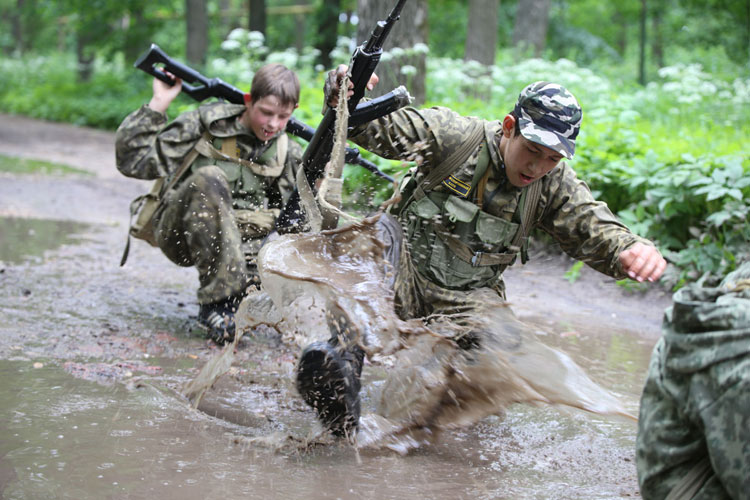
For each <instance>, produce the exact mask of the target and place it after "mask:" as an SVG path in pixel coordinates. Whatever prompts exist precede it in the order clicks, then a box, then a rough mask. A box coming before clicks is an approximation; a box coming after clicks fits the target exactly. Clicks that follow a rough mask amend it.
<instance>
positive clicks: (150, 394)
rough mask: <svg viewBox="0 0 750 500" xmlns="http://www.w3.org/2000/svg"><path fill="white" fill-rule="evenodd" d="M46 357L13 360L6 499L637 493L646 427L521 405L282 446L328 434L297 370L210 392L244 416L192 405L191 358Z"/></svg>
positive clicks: (373, 391) (371, 379) (7, 383)
mask: <svg viewBox="0 0 750 500" xmlns="http://www.w3.org/2000/svg"><path fill="white" fill-rule="evenodd" d="M636 361H637V362H639V363H640V362H643V360H636ZM37 363H38V364H37V365H36V366H37V368H34V365H33V364H31V363H29V362H27V361H0V380H1V381H2V383H0V408H1V409H0V421H2V422H4V424H3V427H4V428H3V430H2V437H0V456H1V457H2V458H0V478H1V480H2V483H1V484H2V486H3V487H4V489H1V490H0V491H2V494H3V497H4V498H16V499H36V498H77V499H99V498H145V497H146V496H147V495H148V496H149V497H150V496H153V495H157V496H158V497H159V498H163V499H173V498H174V499H185V498H209V497H215V496H217V495H220V496H221V497H223V498H227V499H234V498H259V499H260V498H264V499H265V498H311V499H323V498H372V499H376V498H377V499H382V498H409V497H413V498H434V499H454V498H487V499H490V498H577V499H583V498H625V497H631V496H637V485H636V484H635V479H634V465H633V462H632V446H633V439H634V431H635V429H634V424H633V423H632V422H624V421H620V420H612V419H605V418H598V417H592V416H591V415H584V414H582V413H579V412H560V411H558V410H556V409H553V408H531V407H522V406H516V407H513V408H511V409H510V410H509V411H508V413H507V415H506V416H505V418H503V419H501V418H496V417H490V418H487V419H485V420H484V421H482V422H481V423H480V424H478V425H476V426H474V427H472V428H470V429H468V430H465V431H460V432H455V433H449V434H446V435H445V436H444V437H443V439H442V440H441V441H440V442H439V443H438V444H436V445H435V446H432V447H429V448H425V449H421V450H417V451H415V452H414V453H411V454H409V455H407V456H399V455H396V454H394V453H392V452H387V451H360V452H357V451H356V450H354V449H353V448H351V447H350V446H348V445H345V444H342V443H341V442H338V443H336V442H330V441H329V442H325V441H324V442H323V443H322V444H317V445H311V446H309V447H308V448H306V449H302V448H300V447H298V446H297V444H298V443H294V445H291V446H290V445H288V443H284V442H282V441H276V442H274V436H279V439H281V436H284V437H285V438H284V439H288V436H289V435H290V434H291V435H295V436H297V438H298V439H299V441H300V442H301V441H303V440H305V439H306V438H313V437H314V436H315V434H316V432H317V429H316V424H315V423H314V417H313V415H312V414H311V412H309V411H308V410H307V409H306V408H304V407H303V406H301V405H300V404H299V403H298V401H297V400H296V399H295V395H294V393H293V389H292V388H291V384H290V382H289V381H288V377H287V374H286V373H282V371H283V370H280V371H279V372H277V373H275V374H274V373H272V372H271V373H268V372H266V373H265V374H264V373H263V372H258V371H257V370H244V369H243V368H241V367H238V369H237V370H238V371H237V372H235V373H233V374H230V375H228V376H225V377H224V378H222V379H221V380H220V382H219V383H218V384H217V386H216V387H215V388H214V389H213V390H212V391H211V392H210V393H209V395H207V397H206V400H205V401H204V403H205V404H204V405H203V409H204V410H206V409H207V410H208V412H209V413H210V412H211V411H216V412H217V413H218V414H220V415H221V416H223V417H225V418H226V417H227V416H230V417H231V416H232V415H234V416H235V417H237V416H241V418H242V421H241V422H239V424H238V423H232V422H231V421H228V420H232V419H231V418H228V419H223V418H212V417H210V416H208V415H207V413H206V411H196V410H192V409H191V408H190V406H189V404H188V402H187V401H186V400H184V398H182V397H181V396H180V395H179V394H178V392H177V390H176V389H178V388H179V387H180V386H181V384H182V383H183V382H184V381H186V380H187V379H189V377H190V375H191V374H192V373H194V371H191V370H190V369H188V368H187V367H185V366H183V367H182V368H183V370H182V371H180V370H179V369H178V366H176V365H174V366H166V367H165V369H164V371H163V372H161V373H159V374H158V375H156V376H152V375H143V376H140V375H139V374H138V373H134V374H133V376H129V377H126V378H125V379H122V380H120V381H117V382H115V383H112V384H103V383H97V382H92V381H87V380H81V379H79V378H76V377H75V376H71V374H70V373H68V372H67V371H66V370H65V369H61V368H60V367H59V366H56V364H55V363H54V362H49V364H47V362H45V361H37ZM154 363H160V361H159V360H154ZM39 364H42V366H40V365H39ZM161 364H164V363H161ZM242 364H243V363H240V365H242ZM287 366H292V364H291V363H289V364H288V365H287ZM365 380H366V387H367V388H368V389H367V391H366V392H365V394H364V401H363V404H364V407H365V411H368V410H369V411H372V409H373V408H374V401H375V400H376V399H377V390H378V386H379V384H378V382H379V381H380V380H382V379H381V378H380V374H379V373H378V371H377V370H375V369H372V370H370V369H369V367H368V368H366V371H365ZM255 438H262V441H260V442H264V443H266V444H267V446H261V445H260V444H259V442H254V441H252V440H253V439H255Z"/></svg>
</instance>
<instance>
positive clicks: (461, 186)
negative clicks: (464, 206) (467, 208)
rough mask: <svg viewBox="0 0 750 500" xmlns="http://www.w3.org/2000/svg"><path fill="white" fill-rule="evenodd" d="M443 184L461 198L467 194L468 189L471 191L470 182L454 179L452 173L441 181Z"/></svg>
mask: <svg viewBox="0 0 750 500" xmlns="http://www.w3.org/2000/svg"><path fill="white" fill-rule="evenodd" d="M443 186H445V187H447V188H448V189H450V190H451V191H453V192H454V193H456V194H457V195H459V196H460V197H462V198H466V197H467V196H468V195H469V191H471V185H470V184H467V183H465V182H464V181H462V180H459V179H456V178H455V177H454V176H452V175H451V176H450V177H448V178H447V179H445V180H444V181H443Z"/></svg>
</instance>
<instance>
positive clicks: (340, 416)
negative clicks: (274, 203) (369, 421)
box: [297, 314, 365, 437]
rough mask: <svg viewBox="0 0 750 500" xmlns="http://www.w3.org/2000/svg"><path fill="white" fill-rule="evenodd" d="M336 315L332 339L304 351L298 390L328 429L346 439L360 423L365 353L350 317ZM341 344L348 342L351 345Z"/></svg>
mask: <svg viewBox="0 0 750 500" xmlns="http://www.w3.org/2000/svg"><path fill="white" fill-rule="evenodd" d="M336 316H338V321H331V320H330V319H329V328H330V329H331V331H332V333H333V335H332V337H331V339H330V340H328V341H327V342H313V343H312V344H310V345H308V346H307V347H306V348H305V349H304V350H303V351H302V355H301V356H300V360H299V364H298V366H297V390H298V391H299V393H300V395H302V398H303V399H304V400H305V402H306V403H307V404H309V405H310V406H312V407H313V408H314V409H315V412H316V413H317V414H318V418H319V419H320V421H321V422H322V423H323V425H324V426H325V427H326V428H327V429H329V430H330V431H331V432H332V433H333V434H334V435H335V436H339V437H345V436H353V435H354V433H355V432H356V429H357V425H358V423H359V413H360V403H359V390H360V388H361V383H360V375H361V374H362V364H363V362H364V358H365V352H364V351H363V350H362V349H361V348H360V347H359V346H358V345H357V344H356V343H355V342H353V340H354V339H353V338H352V337H353V335H352V330H351V328H349V327H348V324H347V322H346V320H345V318H346V316H345V315H343V314H337V315H336ZM332 317H333V316H332V315H331V314H329V318H332ZM341 341H344V342H346V341H348V345H346V344H345V343H344V342H341Z"/></svg>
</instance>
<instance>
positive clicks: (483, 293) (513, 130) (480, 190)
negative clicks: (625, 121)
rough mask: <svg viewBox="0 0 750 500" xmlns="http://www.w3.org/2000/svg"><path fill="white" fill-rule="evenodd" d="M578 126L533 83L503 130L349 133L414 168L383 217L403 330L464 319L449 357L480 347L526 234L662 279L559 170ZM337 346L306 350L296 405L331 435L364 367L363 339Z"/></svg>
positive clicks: (651, 254)
mask: <svg viewBox="0 0 750 500" xmlns="http://www.w3.org/2000/svg"><path fill="white" fill-rule="evenodd" d="M345 73H346V67H345V66H341V67H339V68H338V69H337V70H334V71H331V72H330V73H329V78H328V81H327V82H326V98H327V103H328V104H329V105H331V106H334V105H335V104H336V102H337V96H338V87H339V83H340V82H341V81H342V79H343V77H344V75H345ZM373 80H374V81H373V82H371V83H374V82H376V81H377V77H375V78H374V79H373ZM581 119H582V111H581V107H580V105H579V104H578V101H577V100H576V99H575V97H574V96H573V95H572V94H571V93H570V92H568V91H567V90H566V89H565V88H564V87H562V86H561V85H558V84H555V83H550V82H535V83H532V84H530V85H528V86H527V87H526V88H524V89H523V90H522V91H521V93H520V95H519V97H518V101H517V103H516V105H515V107H514V109H513V110H512V111H511V112H510V113H508V114H507V115H506V116H505V117H504V118H503V119H502V120H493V121H486V120H481V119H478V118H475V117H465V116H461V115H459V114H458V113H456V112H454V111H452V110H450V109H447V108H443V107H433V108H429V109H421V110H418V109H415V108H411V107H408V108H403V109H400V110H398V111H395V112H393V113H391V114H389V115H387V116H385V117H382V118H379V119H377V120H375V121H373V122H370V123H367V124H365V125H362V126H360V127H359V128H358V129H355V130H354V133H353V134H351V135H350V139H351V140H352V141H353V142H355V143H357V144H358V145H359V146H361V147H363V148H365V149H367V150H368V151H372V152H374V153H376V154H378V155H380V156H382V157H384V158H389V159H399V160H405V161H413V162H415V163H416V167H414V168H413V169H411V170H410V172H409V174H408V175H407V176H406V178H405V179H404V181H403V182H402V183H401V188H400V194H401V201H400V202H399V203H398V204H396V205H394V206H392V207H390V208H389V211H390V215H391V216H393V217H395V218H397V220H398V223H397V224H396V226H400V228H399V231H402V234H401V235H399V238H403V240H404V244H403V245H401V252H400V259H399V260H398V262H397V263H396V264H395V265H396V269H397V272H396V277H395V285H394V289H395V306H396V311H397V313H398V314H399V316H400V317H401V318H402V319H410V318H427V317H440V316H441V315H442V316H449V315H453V317H460V318H466V322H467V329H468V330H469V334H467V335H465V336H463V337H462V338H456V339H454V340H455V341H456V345H457V346H458V348H460V349H464V350H465V351H466V352H471V351H472V350H474V349H482V346H483V345H488V344H489V339H491V338H492V337H493V336H494V335H496V333H493V331H492V329H493V327H492V324H493V319H492V316H493V314H494V311H498V310H499V309H502V308H503V306H504V305H505V286H504V283H503V278H502V273H503V271H504V270H505V269H506V268H507V267H508V266H510V265H512V264H513V262H514V261H515V260H516V258H517V256H518V255H520V256H521V261H522V262H526V260H527V258H528V257H527V243H528V235H529V233H530V231H531V229H533V228H539V229H541V230H543V231H544V232H546V233H547V234H549V235H550V236H551V237H552V238H553V239H554V240H555V241H557V242H558V243H559V244H560V246H561V247H562V249H563V250H564V251H565V252H566V253H567V254H569V255H570V256H571V257H573V258H575V259H578V260H581V261H583V262H585V263H586V264H588V265H589V266H591V267H593V268H594V269H596V270H597V271H600V272H602V273H604V274H606V275H608V276H611V277H613V278H616V279H623V278H626V277H630V278H632V279H634V280H637V281H656V280H658V279H659V278H660V276H661V275H662V273H663V271H664V269H665V267H666V261H665V260H664V258H663V257H662V256H661V254H660V253H659V251H658V250H657V249H656V248H655V247H654V245H653V244H652V243H651V242H650V241H648V240H646V239H644V238H641V237H639V236H637V235H635V234H633V233H632V232H631V231H630V230H629V229H628V228H627V227H625V225H623V224H622V223H621V222H620V221H618V220H617V218H616V217H615V216H614V215H613V214H612V212H611V211H610V210H609V208H608V207H607V205H606V203H603V202H600V201H597V200H595V199H594V197H593V196H592V194H591V191H590V190H589V188H588V187H587V186H586V184H585V183H584V182H583V181H582V180H580V179H578V178H577V177H576V174H575V172H574V171H573V169H572V168H571V167H570V166H568V165H567V164H566V163H564V162H563V161H562V160H563V159H571V158H572V157H573V154H574V152H575V144H576V137H577V135H578V132H579V128H580V125H581ZM385 215H386V216H387V215H389V214H385ZM381 219H382V220H386V217H385V216H384V217H381ZM496 319H497V321H502V319H500V318H496ZM459 321H462V320H459ZM345 337H346V335H341V333H340V332H339V334H336V333H335V332H334V335H333V336H332V338H331V340H329V341H328V342H316V343H314V344H311V345H310V346H308V347H307V348H306V349H305V350H304V351H303V353H302V356H301V358H300V362H299V366H298V376H297V386H298V389H299V391H300V393H301V394H302V396H303V398H304V399H305V400H306V401H307V402H308V404H310V405H311V406H313V407H314V408H315V409H316V411H317V413H318V417H319V418H320V419H321V420H322V422H323V423H324V424H325V425H326V426H327V427H328V428H329V429H331V430H332V431H333V432H334V434H340V435H342V434H350V433H351V432H353V431H354V430H356V426H357V421H358V417H359V399H358V391H359V374H360V372H361V368H362V359H363V357H364V353H363V349H362V347H363V346H362V345H360V344H359V343H360V342H361V339H358V338H349V339H346V338H345ZM342 339H343V342H342ZM467 356H468V354H467Z"/></svg>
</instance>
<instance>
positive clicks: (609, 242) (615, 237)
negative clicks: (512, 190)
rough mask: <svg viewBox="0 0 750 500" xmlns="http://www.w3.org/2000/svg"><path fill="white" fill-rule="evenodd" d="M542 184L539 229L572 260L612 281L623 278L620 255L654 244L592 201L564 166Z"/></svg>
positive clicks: (585, 188) (599, 203) (578, 181)
mask: <svg viewBox="0 0 750 500" xmlns="http://www.w3.org/2000/svg"><path fill="white" fill-rule="evenodd" d="M545 182H546V183H547V189H545V192H546V193H548V194H547V195H546V197H547V200H546V206H545V207H544V211H543V215H542V220H541V228H542V229H543V230H544V231H545V232H547V233H548V234H549V235H550V236H552V237H553V238H554V239H555V240H556V241H557V242H558V243H559V244H560V246H561V248H562V249H563V250H564V251H565V253H567V254H568V255H570V256H571V257H573V258H575V259H578V260H581V261H583V262H585V263H586V264H588V265H589V266H591V267H592V268H594V269H596V270H597V271H599V272H602V273H604V274H606V275H608V276H611V277H613V278H616V279H624V278H626V277H627V276H626V275H625V273H623V271H622V267H621V266H620V262H619V260H618V256H619V255H620V252H622V251H624V250H626V249H627V248H629V247H631V246H632V245H634V244H635V243H636V242H639V241H640V242H642V243H644V244H646V245H652V246H653V243H651V242H650V241H648V240H647V239H645V238H641V237H640V236H637V235H635V234H633V233H632V232H631V231H630V230H629V229H628V228H627V227H626V226H625V225H624V224H623V223H622V222H620V221H619V220H618V219H617V217H615V215H614V214H613V213H612V212H611V211H610V209H609V207H608V206H607V204H606V203H604V202H601V201H597V200H596V199H594V196H593V195H592V194H591V190H589V187H588V186H587V185H586V183H585V182H583V181H582V180H580V179H578V178H577V176H576V174H575V172H574V171H573V169H572V168H570V167H569V166H568V165H567V164H565V163H561V164H560V165H559V166H558V167H557V168H556V169H555V170H553V171H552V172H550V174H548V177H547V178H545Z"/></svg>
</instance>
